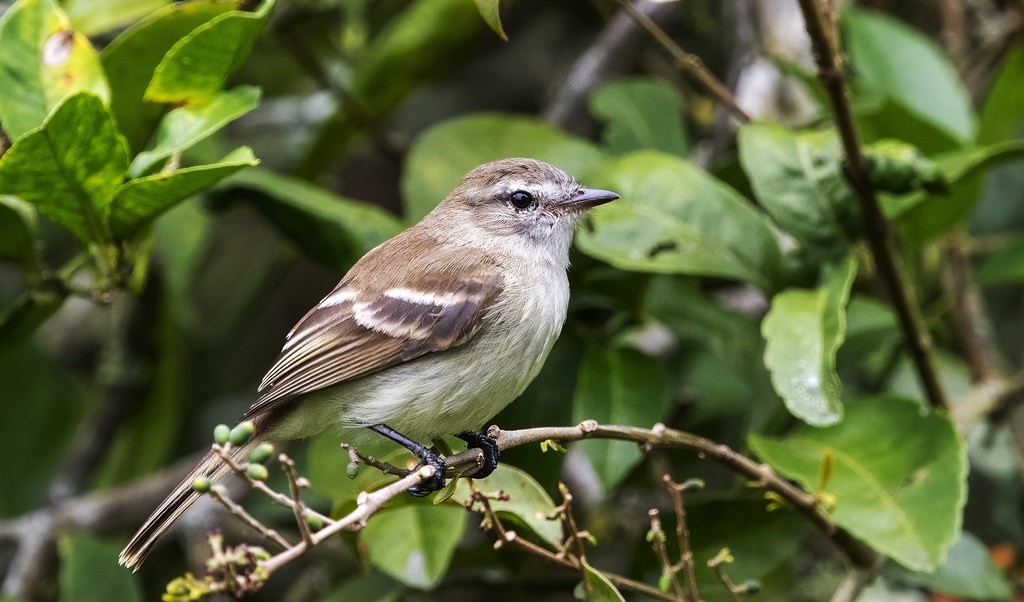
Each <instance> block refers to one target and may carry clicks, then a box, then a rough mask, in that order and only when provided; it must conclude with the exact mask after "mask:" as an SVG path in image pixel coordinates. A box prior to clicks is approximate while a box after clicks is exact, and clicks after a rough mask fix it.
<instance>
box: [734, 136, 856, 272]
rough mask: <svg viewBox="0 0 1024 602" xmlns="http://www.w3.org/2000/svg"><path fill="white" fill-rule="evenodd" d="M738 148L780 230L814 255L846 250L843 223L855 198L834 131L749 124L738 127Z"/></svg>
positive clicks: (832, 254)
mask: <svg viewBox="0 0 1024 602" xmlns="http://www.w3.org/2000/svg"><path fill="white" fill-rule="evenodd" d="M739 151H740V162H741V163H742V165H743V170H744V171H745V172H746V173H747V177H748V178H750V185H751V186H752V187H753V189H754V193H755V194H756V195H757V199H758V200H759V201H760V202H761V205H762V206H763V207H764V208H765V211H767V212H768V214H769V215H771V216H772V219H774V220H775V223H777V224H778V225H779V227H780V228H782V229H783V230H785V231H786V232H788V233H790V234H792V235H793V237H794V238H796V239H797V241H799V242H800V244H801V246H803V247H804V248H805V249H807V250H808V251H809V252H811V253H812V254H813V255H814V256H817V257H824V258H828V259H837V258H839V257H841V256H842V255H843V254H844V253H845V252H846V250H847V249H848V248H849V245H850V241H849V237H848V236H847V235H846V232H847V231H848V229H847V228H844V223H849V222H851V221H852V219H853V216H854V215H855V211H856V200H855V199H854V198H853V194H852V192H851V190H850V188H849V186H848V185H847V183H846V178H845V177H844V176H843V173H842V167H841V166H842V149H841V146H840V144H839V138H838V136H836V133H835V130H822V131H812V132H799V133H795V132H792V131H790V130H789V129H787V128H785V127H783V126H781V125H776V124H769V123H751V124H747V125H745V126H743V127H742V128H741V129H740V132H739ZM851 229H852V228H851Z"/></svg>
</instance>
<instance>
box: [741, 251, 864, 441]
mask: <svg viewBox="0 0 1024 602" xmlns="http://www.w3.org/2000/svg"><path fill="white" fill-rule="evenodd" d="M856 274H857V262H856V261H855V260H854V259H853V258H852V257H848V258H846V259H844V260H843V261H842V262H840V263H839V264H837V265H830V266H827V267H826V269H825V275H824V277H823V282H822V284H821V286H819V287H818V288H817V289H815V290H806V289H792V288H791V289H786V290H784V291H782V292H781V293H779V294H777V295H775V297H774V298H773V299H772V308H771V310H770V311H769V312H768V315H767V316H765V318H764V321H763V322H762V323H761V332H762V334H764V338H765V340H766V341H767V342H768V344H767V346H766V347H765V350H764V363H765V365H766V366H768V370H770V371H771V374H772V384H773V385H774V386H775V391H776V392H777V393H778V394H779V396H781V397H782V399H783V401H785V403H786V408H787V409H788V410H789V411H790V413H792V414H793V415H794V416H796V417H797V418H799V419H801V420H803V421H804V422H806V423H808V424H813V425H816V426H827V425H830V424H835V423H836V422H838V421H839V420H840V419H842V417H843V403H842V384H841V383H840V382H839V375H838V374H836V352H837V351H838V350H839V346H840V345H842V344H843V338H844V337H845V335H846V302H847V300H848V299H849V297H850V287H851V286H852V285H853V279H854V277H855V276H856Z"/></svg>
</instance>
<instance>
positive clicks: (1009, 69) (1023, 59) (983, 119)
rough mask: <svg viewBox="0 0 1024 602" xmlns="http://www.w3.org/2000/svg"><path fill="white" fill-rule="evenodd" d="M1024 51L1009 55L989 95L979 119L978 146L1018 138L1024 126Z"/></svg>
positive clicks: (1017, 48) (1020, 48) (1013, 52)
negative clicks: (1022, 83) (1022, 84)
mask: <svg viewBox="0 0 1024 602" xmlns="http://www.w3.org/2000/svg"><path fill="white" fill-rule="evenodd" d="M1021 81H1024V48H1022V47H1020V46H1017V47H1016V48H1013V49H1012V50H1010V52H1008V53H1007V54H1006V58H1004V59H1003V64H1002V65H1001V66H1000V67H999V72H998V73H997V74H996V77H995V83H993V84H992V86H991V87H990V88H989V90H988V94H986V95H985V104H983V105H982V107H981V116H980V117H979V119H978V144H991V143H993V142H1000V141H1003V140H1008V139H1010V138H1016V137H1018V135H1019V133H1020V128H1021V125H1024V86H1021V85H1020V82H1021Z"/></svg>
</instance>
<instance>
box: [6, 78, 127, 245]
mask: <svg viewBox="0 0 1024 602" xmlns="http://www.w3.org/2000/svg"><path fill="white" fill-rule="evenodd" d="M127 168H128V149H127V147H126V146H125V143H124V139H123V138H121V136H120V135H119V134H118V133H117V129H116V127H115V125H114V117H113V116H112V115H111V114H110V111H109V110H108V109H107V108H106V107H105V106H104V105H103V101H101V100H100V99H99V97H97V96H94V95H92V94H90V93H88V92H81V93H78V94H76V95H74V96H71V97H69V98H68V99H67V100H66V101H64V103H63V104H61V106H60V107H59V108H58V109H57V110H56V111H54V112H53V114H51V115H50V116H49V117H48V118H47V119H46V122H45V123H44V124H43V125H42V127H40V128H38V129H36V130H33V131H31V132H29V133H28V134H26V135H25V136H23V137H22V138H20V139H19V140H18V141H17V142H15V143H14V145H13V146H11V148H10V149H9V150H8V151H7V153H6V154H5V155H4V156H3V157H2V158H0V190H2V191H4V193H6V194H13V195H16V196H18V197H21V198H22V199H23V200H25V201H27V202H29V203H31V204H33V205H35V207H36V209H38V210H39V211H40V212H41V213H43V214H44V215H46V216H47V217H49V218H50V219H52V220H54V221H56V222H58V223H60V224H62V225H63V226H65V227H66V228H67V229H69V230H71V232H72V233H74V235H75V236H77V237H78V238H79V239H80V240H82V241H85V242H99V241H104V240H106V239H107V238H109V234H108V232H107V228H106V226H105V224H104V223H103V218H102V216H103V213H104V212H105V211H106V209H107V205H108V204H109V203H110V201H111V199H112V198H113V197H114V191H115V190H116V189H117V187H118V185H120V184H121V181H122V180H123V179H124V174H125V171H126V170H127Z"/></svg>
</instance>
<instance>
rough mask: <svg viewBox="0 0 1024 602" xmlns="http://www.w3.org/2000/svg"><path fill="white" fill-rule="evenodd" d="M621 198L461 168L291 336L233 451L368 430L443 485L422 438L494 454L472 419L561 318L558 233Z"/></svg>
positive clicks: (128, 561) (208, 471)
mask: <svg viewBox="0 0 1024 602" xmlns="http://www.w3.org/2000/svg"><path fill="white" fill-rule="evenodd" d="M617 198H618V195H617V194H615V193H613V192H609V191H606V190H594V189H589V188H583V187H582V186H580V185H579V184H577V183H576V180H574V179H573V178H572V177H571V176H569V175H568V174H566V173H565V172H563V171H561V170H559V169H557V168H555V167H553V166H551V165H548V164H547V163H543V162H541V161H535V160H533V159H502V160H499V161H494V162H491V163H487V164H484V165H481V166H479V167H477V168H476V169H474V170H473V171H471V172H469V173H468V174H466V177H465V178H463V180H462V183H461V184H459V186H458V187H456V188H455V190H453V191H452V192H451V194H449V195H448V197H447V198H446V199H445V200H444V201H442V202H441V203H440V204H439V205H438V206H437V207H436V208H435V209H434V210H433V211H432V212H430V213H429V214H428V215H427V216H426V217H424V218H423V219H422V220H421V221H420V222H419V223H418V224H416V225H415V226H413V227H412V228H409V229H408V230H406V231H405V232H402V233H401V234H399V235H398V236H395V237H394V238H392V239H390V240H388V241H386V242H384V243H382V244H380V245H379V246H377V247H376V248H374V249H373V250H371V251H370V252H369V253H367V254H366V255H365V256H363V258H362V259H360V260H359V261H358V262H357V263H356V264H355V265H354V266H352V269H351V270H349V272H348V274H346V275H345V277H344V278H343V279H342V280H341V282H340V283H339V284H338V286H337V287H335V289H334V290H333V291H331V293H330V294H329V295H327V296H326V297H324V298H323V300H321V301H320V303H318V304H317V305H316V307H314V308H313V309H312V310H310V311H309V313H307V314H306V315H305V316H304V317H303V318H302V319H301V320H299V323H298V324H296V325H295V327H294V328H292V330H291V332H289V333H288V336H287V340H286V342H285V345H284V349H283V350H282V351H281V354H280V356H279V357H278V358H277V361H275V362H274V365H273V366H271V368H270V371H269V372H267V375H266V376H265V377H264V378H263V382H262V383H261V384H260V389H259V391H260V397H259V399H257V400H256V403H254V404H253V405H252V407H250V408H249V410H248V411H247V412H246V413H245V415H244V416H243V417H242V418H243V420H251V421H252V422H253V423H254V425H255V435H254V437H253V438H252V439H251V440H250V442H249V443H247V444H246V445H244V446H242V447H241V448H239V449H237V450H235V451H234V454H235V455H236V456H237V457H238V458H239V459H241V458H244V457H245V455H246V454H248V453H249V451H250V450H251V449H252V448H253V447H254V446H255V445H256V444H257V443H258V442H259V441H262V440H265V439H268V438H270V439H293V438H300V437H308V436H310V435H314V434H316V433H318V432H320V431H322V430H324V429H325V428H328V427H332V428H335V429H337V430H338V431H339V437H345V438H347V440H349V441H351V440H353V437H354V436H355V438H356V440H357V441H358V440H359V437H358V436H357V434H358V432H367V431H366V429H369V430H372V431H375V432H377V433H379V434H381V435H383V436H385V437H388V438H389V439H392V440H393V441H396V442H397V443H399V444H401V445H403V446H404V447H406V448H407V449H409V450H410V451H411V452H412V453H414V454H415V455H416V456H418V457H419V458H420V459H421V461H422V462H423V463H426V464H430V465H431V466H433V467H434V469H435V471H434V477H433V478H432V479H430V480H428V481H427V482H425V483H423V484H421V485H420V486H419V487H417V488H416V489H415V490H413V491H412V492H411V493H413V494H418V495H426V494H427V493H429V492H431V491H436V490H438V489H440V488H442V487H443V486H444V471H445V464H444V460H443V459H442V458H440V457H438V456H437V455H436V454H434V453H433V452H431V451H430V450H429V449H428V448H427V447H426V446H424V445H422V444H420V443H417V441H429V440H430V439H432V438H434V437H440V436H444V435H448V434H457V436H458V437H460V438H461V439H463V440H465V441H466V442H467V444H469V445H470V446H471V447H479V448H481V449H482V450H483V451H484V455H485V461H484V466H483V467H482V468H480V469H479V471H478V472H477V473H475V474H474V475H473V476H474V477H475V478H482V477H485V476H487V475H488V474H490V473H491V472H492V471H493V470H494V468H495V467H496V466H497V460H498V449H497V445H496V443H495V442H494V440H493V439H490V438H489V437H487V436H485V435H481V434H480V433H476V432H473V431H472V430H471V429H476V428H480V427H481V426H482V425H483V424H484V423H485V422H486V421H487V420H489V419H490V418H492V417H493V416H494V415H495V414H497V413H498V412H499V411H500V410H501V409H502V408H504V407H505V406H506V405H508V404H509V403H510V402H511V401H512V400H513V399H515V398H516V397H518V396H519V395H520V394H521V393H522V392H523V390H524V389H526V386H527V385H528V384H529V383H530V381H532V380H533V378H534V377H535V376H536V375H537V373H538V372H539V371H540V369H541V366H542V365H543V364H544V360H545V359H546V358H547V355H548V352H549V351H550V350H551V346H552V345H553V344H554V342H555V339H556V338H558V334H559V332H560V331H561V329H562V324H563V323H564V322H565V313H566V307H567V305H568V302H569V281H568V278H567V277H566V269H567V268H568V266H569V245H570V243H571V242H572V236H573V232H574V230H575V227H576V224H577V222H578V221H579V218H580V216H581V215H582V214H583V213H584V212H585V211H586V210H587V209H589V208H591V207H594V206H596V205H600V204H602V203H607V202H609V201H613V200H615V199H617ZM226 471H227V468H226V467H225V466H224V465H223V462H222V461H221V460H220V459H219V458H218V457H217V456H216V455H215V454H214V453H213V452H212V451H211V452H210V453H208V454H207V455H206V457H204V458H203V460H202V461H200V463H199V464H198V465H197V466H196V467H195V468H194V469H193V470H192V472H191V473H190V474H189V475H188V476H187V477H185V479H184V480H182V481H181V483H179V484H178V485H177V486H176V487H175V488H174V490H173V491H172V492H171V493H170V495H168V496H167V498H166V499H165V500H164V501H163V502H162V503H161V504H160V505H159V506H158V507H157V509H156V510H155V511H154V512H153V514H152V515H151V516H150V517H149V518H148V519H147V520H146V522H145V523H144V524H143V525H142V527H141V528H140V529H139V531H138V532H137V533H136V534H135V536H134V537H132V539H131V541H130V542H129V543H128V545H127V546H126V547H125V549H124V550H123V551H122V552H121V557H120V561H121V564H123V565H126V566H129V567H132V568H135V569H137V568H138V567H139V565H140V564H141V563H142V561H143V560H144V559H145V558H146V555H147V554H149V551H150V550H151V549H152V547H153V545H154V544H155V543H156V541H157V539H158V538H159V537H160V535H162V534H163V533H164V531H166V530H167V529H168V528H169V527H170V526H171V525H172V524H173V523H174V521H175V520H177V519H178V517H179V516H181V514H182V513H183V512H184V511H185V510H186V509H187V508H188V507H189V506H190V505H191V504H192V503H193V502H195V500H196V499H197V498H198V497H199V494H198V493H196V492H194V491H192V489H191V483H192V481H193V479H194V478H195V477H197V476H201V475H205V476H207V477H209V478H210V479H211V480H216V479H217V478H219V477H221V476H222V475H223V474H224V473H225V472H226Z"/></svg>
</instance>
